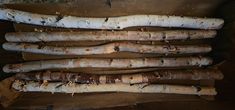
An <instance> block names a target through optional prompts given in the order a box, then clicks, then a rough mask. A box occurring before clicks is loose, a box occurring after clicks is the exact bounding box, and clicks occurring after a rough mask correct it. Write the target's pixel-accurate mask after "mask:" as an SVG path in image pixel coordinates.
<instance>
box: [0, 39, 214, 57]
mask: <svg viewBox="0 0 235 110" xmlns="http://www.w3.org/2000/svg"><path fill="white" fill-rule="evenodd" d="M2 47H3V48H4V49H5V50H10V51H20V52H30V53H40V54H49V55H94V54H111V53H116V52H134V53H155V54H167V55H168V54H196V53H208V52H210V51H211V46H209V45H141V44H134V43H128V42H121V43H120V42H116V43H109V44H104V45H99V46H89V47H55V46H41V45H37V44H30V43H4V44H3V45H2Z"/></svg>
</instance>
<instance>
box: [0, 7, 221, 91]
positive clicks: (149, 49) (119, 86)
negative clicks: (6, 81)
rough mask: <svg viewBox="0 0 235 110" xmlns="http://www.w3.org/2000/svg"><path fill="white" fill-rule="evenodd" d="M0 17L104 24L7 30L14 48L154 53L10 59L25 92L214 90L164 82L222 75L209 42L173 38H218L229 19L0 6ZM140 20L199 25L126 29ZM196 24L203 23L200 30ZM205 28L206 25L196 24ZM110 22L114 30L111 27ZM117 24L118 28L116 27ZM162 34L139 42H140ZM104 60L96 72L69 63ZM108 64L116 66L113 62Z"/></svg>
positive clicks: (66, 52) (10, 69)
mask: <svg viewBox="0 0 235 110" xmlns="http://www.w3.org/2000/svg"><path fill="white" fill-rule="evenodd" d="M0 19H1V20H8V21H13V22H17V23H26V24H33V25H41V26H50V27H61V28H84V29H103V30H102V31H101V30H100V31H99V30H95V31H94V30H92V31H79V32H15V33H7V34H6V35H5V38H6V40H7V41H8V42H6V43H4V44H3V45H2V47H3V48H4V49H5V50H9V51H18V52H28V53H34V54H47V55H56V56H62V57H63V56H71V55H73V56H89V55H93V56H96V55H107V54H119V53H122V52H127V53H138V54H154V55H159V56H157V57H139V58H96V57H93V58H91V57H81V58H72V59H71V58H63V59H53V60H41V61H30V62H23V63H18V64H7V65H5V66H4V67H3V71H4V72H6V73H16V75H15V76H16V80H15V81H14V82H13V84H12V87H13V88H14V89H16V90H19V91H24V92H52V93H54V92H59V93H85V92H135V93H173V94H191V95H216V90H215V88H214V87H207V86H206V87H205V86H191V85H190V86H189V85H171V84H161V83H158V81H164V80H197V81H199V80H220V79H222V78H223V75H222V73H221V72H220V71H219V70H218V69H217V68H216V67H212V63H213V60H212V59H211V58H210V57H208V53H209V52H211V51H212V47H211V45H209V44H193V45H192V44H188V45H186V44H183V45H182V44H171V43H172V42H174V41H180V42H187V41H192V40H203V39H212V38H214V37H215V36H216V34H217V32H216V29H220V28H221V27H222V26H223V23H224V21H223V20H221V19H214V18H195V17H179V16H164V15H130V16H121V17H107V18H85V17H75V16H62V15H43V14H35V13H30V12H23V11H19V10H12V9H0ZM134 26H156V27H174V28H184V29H185V28H191V29H195V30H186V29H185V30H182V29H181V30H166V31H122V29H123V28H127V27H134ZM196 29H197V30H196ZM198 29H200V30H198ZM111 30H112V31H111ZM114 30H119V31H114ZM71 41H72V42H83V41H106V42H105V43H103V44H100V45H93V46H52V45H45V43H48V42H71ZM145 41H148V42H149V41H150V42H161V43H162V44H157V45H156V44H155V45H154V44H141V43H138V42H145ZM84 68H91V69H97V68H100V69H101V70H103V71H93V72H92V73H86V72H74V71H71V69H78V70H79V69H84ZM108 69H110V70H108Z"/></svg>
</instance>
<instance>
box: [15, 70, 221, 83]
mask: <svg viewBox="0 0 235 110" xmlns="http://www.w3.org/2000/svg"><path fill="white" fill-rule="evenodd" d="M222 78H223V74H222V73H221V72H220V71H219V70H217V69H190V70H158V71H154V72H147V73H138V74H112V75H111V74H109V75H97V74H87V73H69V72H50V71H46V72H33V73H17V74H16V79H20V80H28V81H44V80H46V81H49V82H50V81H53V82H54V81H63V82H68V81H71V82H76V83H82V84H85V83H87V84H100V83H101V84H104V83H127V84H135V83H155V82H157V81H159V80H220V79H222Z"/></svg>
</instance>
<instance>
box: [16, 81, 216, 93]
mask: <svg viewBox="0 0 235 110" xmlns="http://www.w3.org/2000/svg"><path fill="white" fill-rule="evenodd" d="M12 87H13V88H14V89H16V90H19V91H24V92H52V93H87V92H133V93H172V94H189V95H216V94H217V92H216V91H215V88H214V87H194V86H180V85H157V84H154V85H148V84H134V85H130V84H123V83H118V84H98V85H97V84H76V83H67V84H66V83H62V82H56V83H48V82H47V83H43V84H41V83H39V82H32V81H30V82H27V81H26V82H25V81H19V80H16V81H15V82H14V83H13V84H12Z"/></svg>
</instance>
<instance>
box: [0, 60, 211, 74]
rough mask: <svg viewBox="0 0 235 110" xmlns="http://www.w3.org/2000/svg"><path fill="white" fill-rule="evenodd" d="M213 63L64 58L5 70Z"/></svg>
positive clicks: (202, 62) (199, 61) (19, 65)
mask: <svg viewBox="0 0 235 110" xmlns="http://www.w3.org/2000/svg"><path fill="white" fill-rule="evenodd" d="M211 63H212V59H210V58H208V57H179V58H136V59H94V58H93V59H92V58H90V59H87V58H80V59H64V60H46V61H32V62H25V63H19V64H7V65H5V66H4V67H3V71H4V72H6V73H10V72H30V71H36V70H46V69H62V68H67V69H69V68H83V67H96V68H144V67H159V68H160V67H161V68H162V67H164V68H165V67H186V66H187V67H188V66H189V67H190V66H199V67H200V66H206V65H210V64H211Z"/></svg>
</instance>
